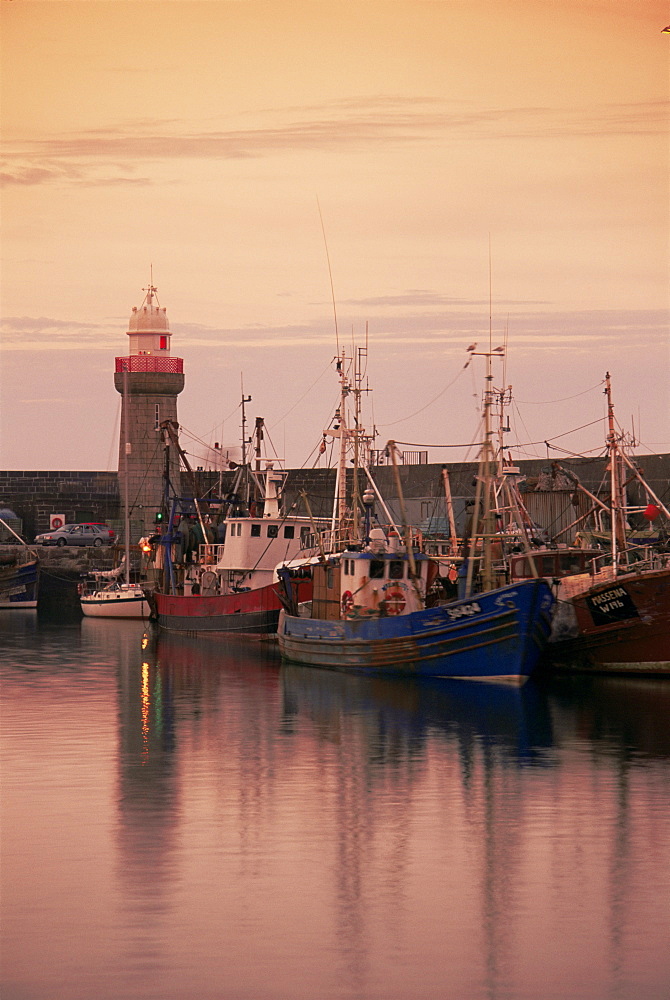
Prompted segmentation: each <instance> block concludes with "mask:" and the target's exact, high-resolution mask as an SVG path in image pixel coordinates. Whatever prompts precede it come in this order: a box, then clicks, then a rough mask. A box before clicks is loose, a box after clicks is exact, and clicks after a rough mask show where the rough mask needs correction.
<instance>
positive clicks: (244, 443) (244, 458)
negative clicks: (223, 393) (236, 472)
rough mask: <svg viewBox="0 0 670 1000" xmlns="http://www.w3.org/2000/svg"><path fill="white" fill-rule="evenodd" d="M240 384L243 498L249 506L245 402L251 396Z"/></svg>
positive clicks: (249, 400)
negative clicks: (245, 392) (247, 394)
mask: <svg viewBox="0 0 670 1000" xmlns="http://www.w3.org/2000/svg"><path fill="white" fill-rule="evenodd" d="M241 386H242V404H241V405H242V466H243V468H244V500H245V503H246V505H247V507H248V506H249V501H250V500H251V496H250V486H249V466H248V463H247V444H248V441H247V413H246V408H245V404H246V403H250V402H251V396H245V395H244V383H243V382H241Z"/></svg>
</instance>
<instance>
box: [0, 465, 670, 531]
mask: <svg viewBox="0 0 670 1000" xmlns="http://www.w3.org/2000/svg"><path fill="white" fill-rule="evenodd" d="M637 461H638V464H639V465H640V466H641V467H642V469H643V470H644V475H645V479H646V480H647V482H648V483H649V485H650V486H651V488H652V489H653V490H654V492H655V493H656V495H657V496H658V497H659V498H660V499H661V500H662V501H663V503H665V504H666V506H667V505H668V504H670V454H664V455H645V456H643V457H641V458H638V460H637ZM518 465H519V468H520V471H521V474H522V475H523V476H524V477H525V483H524V485H523V487H522V488H524V489H525V491H526V492H525V494H524V495H525V497H526V499H527V501H528V507H529V510H530V512H531V515H532V516H533V517H534V518H535V519H536V520H537V521H538V523H540V524H541V525H543V527H547V528H550V529H551V528H555V526H556V523H557V522H558V521H559V520H560V521H561V522H563V521H564V520H566V521H569V520H570V519H572V518H573V511H572V510H571V497H572V496H573V493H574V486H571V481H570V480H569V479H567V480H566V477H565V475H564V474H563V473H561V472H560V470H558V468H557V467H556V466H554V467H552V463H551V462H550V461H549V460H547V459H544V460H543V459H531V460H524V461H520V462H519V463H518ZM560 465H561V466H562V467H563V468H564V469H567V470H568V471H569V472H571V473H572V474H573V475H575V476H577V477H578V479H579V481H580V482H581V483H582V485H584V486H585V487H586V488H587V489H589V490H590V491H591V492H592V493H595V494H597V495H602V496H606V495H607V493H608V491H609V479H608V473H607V469H606V466H607V462H606V459H605V458H603V457H602V456H598V457H596V458H589V459H566V460H562V461H561V462H560ZM443 468H446V469H447V470H448V472H449V480H450V485H451V493H452V497H453V501H454V508H455V513H456V520H457V528H458V530H459V532H462V531H463V528H464V525H465V520H466V517H467V509H468V505H469V504H471V502H472V500H473V498H474V495H475V476H476V474H477V464H476V463H475V462H452V463H446V464H445V465H442V464H436V463H433V464H426V465H405V466H401V467H400V468H399V470H398V472H399V477H400V481H401V486H402V490H403V494H404V497H405V501H406V507H407V515H408V519H409V520H410V522H411V523H413V524H416V525H418V524H421V523H422V522H423V523H424V530H425V529H426V525H429V524H430V522H431V519H433V520H435V519H437V521H440V520H441V521H442V522H443V521H444V518H445V514H446V508H445V505H444V480H443V475H442V470H443ZM371 473H372V476H373V478H374V480H375V482H376V483H377V484H378V487H379V490H380V493H381V494H382V496H383V497H384V498H385V499H386V500H387V503H388V507H389V509H390V511H391V513H392V514H393V516H394V518H396V520H398V519H399V518H400V510H399V504H398V501H397V490H396V486H395V477H394V473H393V469H392V468H391V467H390V466H388V465H387V466H374V467H373V468H372V470H371ZM194 476H195V481H196V485H197V488H198V493H199V495H200V496H201V497H206V496H216V495H218V492H219V474H218V472H195V473H194ZM359 476H360V486H359V488H360V492H361V493H363V491H364V490H365V488H366V486H367V478H366V477H365V474H364V473H363V472H360V473H359ZM233 478H234V474H233V473H232V472H226V473H224V475H223V477H222V484H221V485H222V493H223V494H224V496H225V494H227V493H228V492H230V490H231V489H232V485H233ZM351 479H352V472H351V470H349V472H348V480H349V485H351ZM189 483H190V479H189V477H188V476H187V474H186V473H184V472H182V473H181V489H182V494H183V495H185V496H186V495H190V494H191V489H190V486H189ZM334 487H335V470H334V469H293V470H288V474H287V479H286V484H285V503H286V506H287V508H288V507H291V506H292V505H295V506H294V510H298V511H299V512H300V513H306V509H305V504H304V501H303V500H302V499H301V493H302V492H303V491H304V492H305V493H306V494H307V495H308V497H309V500H310V507H311V510H312V514H313V515H314V516H315V517H318V516H328V514H329V513H330V511H331V509H332V497H333V491H334ZM628 492H629V499H630V500H631V502H633V503H635V502H637V503H640V504H644V503H645V502H646V501H645V499H644V496H643V494H642V490H641V487H640V486H639V485H638V484H637V483H636V482H635V481H632V482H631V483H630V485H629V487H628ZM550 501H551V503H550ZM159 505H160V494H159V495H158V496H157V497H156V500H155V506H156V507H158V506H159ZM0 507H9V508H11V509H12V510H13V511H14V512H15V513H16V514H17V515H18V517H19V518H22V520H23V530H24V537H25V538H26V540H28V541H32V540H33V538H34V537H35V535H36V534H40V533H41V532H44V531H48V529H49V515H50V514H64V515H65V519H66V521H68V522H78V521H105V522H106V523H107V524H109V525H110V526H111V527H113V528H115V529H116V530H117V532H118V531H120V530H121V528H122V525H123V501H122V494H121V490H120V488H119V476H118V475H117V473H116V472H2V471H0ZM559 508H560V510H559ZM563 508H564V510H563ZM378 513H379V514H380V519H381V511H380V510H379V505H378ZM544 521H546V522H547V523H543V522H544ZM444 527H445V526H444V524H441V528H442V530H443V529H444ZM136 533H137V532H136V531H135V534H136Z"/></svg>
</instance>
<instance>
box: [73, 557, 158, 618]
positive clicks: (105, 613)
mask: <svg viewBox="0 0 670 1000" xmlns="http://www.w3.org/2000/svg"><path fill="white" fill-rule="evenodd" d="M128 566H129V563H128V560H127V558H126V556H125V555H124V557H123V559H122V560H121V562H120V563H119V565H118V566H117V567H116V569H110V570H95V571H93V572H92V573H91V574H90V576H91V577H93V581H92V583H91V584H89V585H86V584H83V585H82V589H81V593H80V596H79V600H80V603H81V610H82V612H83V614H84V615H86V617H87V618H148V617H149V614H150V608H149V605H148V603H147V600H146V598H145V596H144V591H143V589H142V586H141V585H140V584H139V583H131V582H130V572H129V568H128Z"/></svg>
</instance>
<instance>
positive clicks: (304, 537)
mask: <svg viewBox="0 0 670 1000" xmlns="http://www.w3.org/2000/svg"><path fill="white" fill-rule="evenodd" d="M311 537H312V533H311V531H310V529H309V528H308V527H303V528H301V529H300V544H301V546H302V547H303V549H307V548H310V547H311V545H310V543H311Z"/></svg>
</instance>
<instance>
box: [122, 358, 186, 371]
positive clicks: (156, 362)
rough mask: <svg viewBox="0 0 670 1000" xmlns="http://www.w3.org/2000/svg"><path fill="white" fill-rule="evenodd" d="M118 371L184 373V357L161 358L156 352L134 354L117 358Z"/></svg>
mask: <svg viewBox="0 0 670 1000" xmlns="http://www.w3.org/2000/svg"><path fill="white" fill-rule="evenodd" d="M115 371H117V372H170V373H171V374H173V375H175V374H176V375H182V374H183V372H184V359H183V358H160V357H157V356H156V355H155V354H132V355H131V356H130V357H128V358H116V368H115Z"/></svg>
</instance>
